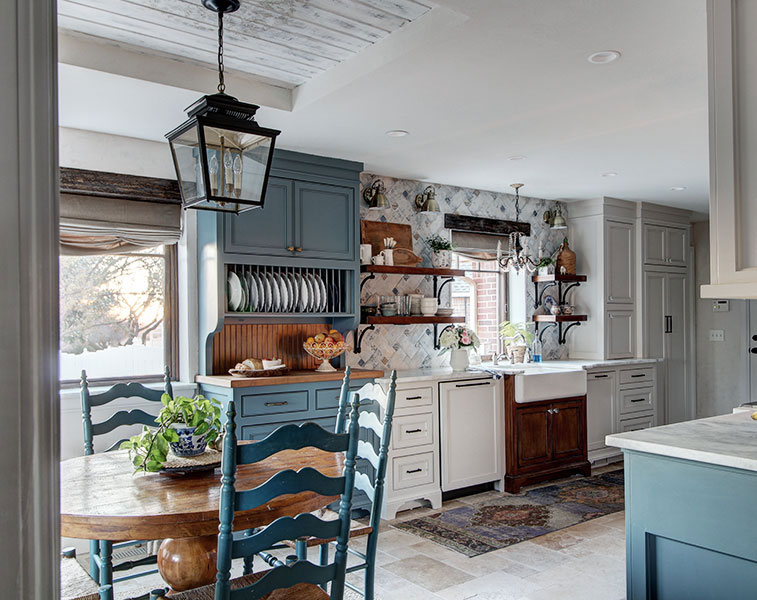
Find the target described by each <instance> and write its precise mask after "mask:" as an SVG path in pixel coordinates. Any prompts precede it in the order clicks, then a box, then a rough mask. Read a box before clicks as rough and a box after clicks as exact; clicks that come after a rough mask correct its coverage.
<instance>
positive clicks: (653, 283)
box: [643, 271, 667, 358]
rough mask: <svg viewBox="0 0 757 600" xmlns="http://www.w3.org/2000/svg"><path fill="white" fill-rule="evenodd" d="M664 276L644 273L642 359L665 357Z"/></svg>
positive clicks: (653, 272) (649, 272)
mask: <svg viewBox="0 0 757 600" xmlns="http://www.w3.org/2000/svg"><path fill="white" fill-rule="evenodd" d="M666 275H667V274H666V273H658V272H655V271H644V323H643V330H644V349H643V350H644V358H664V356H665V333H664V331H665V315H666V313H665V287H666V285H665V278H666Z"/></svg>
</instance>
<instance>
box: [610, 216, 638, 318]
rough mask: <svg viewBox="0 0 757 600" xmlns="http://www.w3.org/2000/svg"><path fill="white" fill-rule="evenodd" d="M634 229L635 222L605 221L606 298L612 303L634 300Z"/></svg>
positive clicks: (626, 302) (627, 302) (624, 302)
mask: <svg viewBox="0 0 757 600" xmlns="http://www.w3.org/2000/svg"><path fill="white" fill-rule="evenodd" d="M634 231H635V227H634V224H633V223H626V222H621V221H607V222H605V250H606V257H605V258H606V260H605V281H606V286H605V294H606V298H605V300H606V302H608V303H610V304H630V303H632V302H633V301H634V280H635V270H636V269H635V265H634V257H635V252H634V246H635V245H634Z"/></svg>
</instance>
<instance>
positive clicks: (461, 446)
mask: <svg viewBox="0 0 757 600" xmlns="http://www.w3.org/2000/svg"><path fill="white" fill-rule="evenodd" d="M504 404H505V403H504V393H503V391H502V384H501V380H500V381H495V380H493V379H487V380H483V381H475V380H474V381H470V380H468V381H457V382H446V383H440V384H439V415H440V416H439V418H440V433H441V453H442V455H441V467H442V491H443V492H449V491H451V490H456V489H460V488H464V487H468V486H472V485H477V484H481V483H489V482H492V481H501V480H502V478H503V477H504V475H505V461H504V449H505V440H504V426H505V416H504Z"/></svg>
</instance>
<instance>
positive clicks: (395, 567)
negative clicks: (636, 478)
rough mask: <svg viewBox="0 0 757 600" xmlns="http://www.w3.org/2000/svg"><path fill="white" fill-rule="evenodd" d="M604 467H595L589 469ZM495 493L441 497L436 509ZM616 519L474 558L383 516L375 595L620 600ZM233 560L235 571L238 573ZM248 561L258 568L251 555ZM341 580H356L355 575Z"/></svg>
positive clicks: (359, 544) (126, 591) (128, 589)
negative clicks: (395, 525) (403, 528)
mask: <svg viewBox="0 0 757 600" xmlns="http://www.w3.org/2000/svg"><path fill="white" fill-rule="evenodd" d="M610 468H617V466H613V467H610ZM605 470H607V469H597V470H595V474H596V473H601V472H603V471H605ZM550 483H554V482H550ZM533 487H537V486H533ZM497 493H498V492H484V493H483V494H477V495H475V496H468V497H465V498H461V499H458V500H453V501H450V502H445V504H444V508H454V507H456V506H460V505H462V504H463V503H474V502H477V501H480V500H481V499H482V498H483V496H484V495H486V494H497ZM429 512H435V511H433V510H432V509H430V508H419V509H414V510H409V511H404V512H402V513H400V515H399V516H398V518H397V519H396V521H403V520H406V519H413V518H417V517H419V516H421V515H423V514H427V513H429ZM624 519H625V513H622V512H620V513H615V514H612V515H607V516H604V517H600V518H598V519H594V520H592V521H587V522H586V523H581V524H579V525H574V526H573V527H568V528H566V529H562V530H559V531H555V532H552V533H549V534H547V535H543V536H541V537H537V538H533V539H531V540H528V541H526V542H521V543H520V544H515V545H513V546H509V547H507V548H503V549H500V550H495V551H494V552H489V553H487V554H482V555H480V556H476V557H474V558H468V557H467V556H464V555H462V554H459V553H457V552H454V551H453V550H449V549H447V548H445V547H443V546H440V545H438V544H436V543H434V542H431V541H428V540H425V539H423V538H420V537H418V536H415V535H412V534H409V533H406V532H404V531H400V530H398V529H394V528H392V527H391V525H392V523H394V522H396V521H390V522H388V523H387V524H386V528H385V529H384V530H383V531H382V533H381V535H380V538H379V540H380V541H379V550H378V555H377V564H378V567H377V569H376V592H377V596H378V598H379V599H380V600H548V599H549V600H595V599H596V600H621V599H623V598H625V521H624ZM352 544H353V547H355V548H356V549H358V550H363V549H364V548H365V540H364V539H357V540H353V542H352ZM311 551H312V552H313V555H312V557H311V559H312V560H317V554H316V550H315V549H312V550H311ZM332 556H333V554H332ZM351 559H354V557H351ZM237 562H239V561H235V566H234V571H235V573H234V574H235V575H236V574H237V573H238V574H241V564H236V563H237ZM354 562H355V561H354V560H351V562H350V564H353V563H354ZM256 566H257V567H258V568H263V567H265V565H262V564H261V561H259V560H258V561H256ZM348 579H349V580H350V581H351V582H352V583H354V584H355V585H361V584H362V581H361V579H362V573H353V574H351V575H348ZM160 584H161V581H160V578H159V576H158V575H152V576H150V577H148V578H140V579H137V580H136V581H133V582H126V583H125V584H122V585H121V586H120V587H117V588H116V600H124V599H126V598H129V597H131V596H133V595H137V593H144V590H149V589H152V588H155V587H159V586H160Z"/></svg>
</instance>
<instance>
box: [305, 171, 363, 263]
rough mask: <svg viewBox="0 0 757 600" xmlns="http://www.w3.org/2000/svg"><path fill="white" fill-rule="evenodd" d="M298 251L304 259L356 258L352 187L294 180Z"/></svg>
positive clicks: (353, 191)
mask: <svg viewBox="0 0 757 600" xmlns="http://www.w3.org/2000/svg"><path fill="white" fill-rule="evenodd" d="M294 195H295V199H294V207H295V209H294V212H295V223H296V235H295V239H296V240H297V241H296V244H295V245H296V246H297V247H298V248H302V250H301V251H300V252H298V253H297V255H298V256H301V257H303V258H324V259H333V260H353V259H354V258H355V244H354V243H353V237H354V235H355V223H354V219H355V190H354V189H353V188H351V187H345V186H335V185H324V184H320V183H305V182H299V181H298V182H295V186H294Z"/></svg>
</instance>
